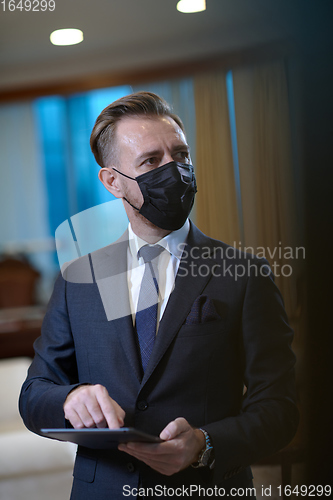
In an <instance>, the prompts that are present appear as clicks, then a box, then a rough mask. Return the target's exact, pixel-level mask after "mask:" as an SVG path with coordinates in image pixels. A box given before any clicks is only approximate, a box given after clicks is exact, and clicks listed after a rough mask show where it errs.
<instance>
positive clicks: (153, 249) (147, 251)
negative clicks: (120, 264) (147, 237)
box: [138, 245, 164, 264]
mask: <svg viewBox="0 0 333 500" xmlns="http://www.w3.org/2000/svg"><path fill="white" fill-rule="evenodd" d="M163 250H164V248H163V247H162V246H161V245H152V246H150V245H144V246H143V247H141V248H140V250H139V251H138V256H139V257H142V258H143V260H144V262H145V264H146V263H147V262H151V261H152V260H154V259H156V258H157V257H158V256H159V255H160V253H162V251H163Z"/></svg>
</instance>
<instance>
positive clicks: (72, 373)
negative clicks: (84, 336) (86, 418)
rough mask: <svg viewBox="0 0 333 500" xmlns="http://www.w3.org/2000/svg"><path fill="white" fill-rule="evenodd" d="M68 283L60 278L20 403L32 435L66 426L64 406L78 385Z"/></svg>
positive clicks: (37, 343) (36, 343)
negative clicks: (68, 396)
mask: <svg viewBox="0 0 333 500" xmlns="http://www.w3.org/2000/svg"><path fill="white" fill-rule="evenodd" d="M66 286H67V282H66V281H65V280H64V279H63V278H62V276H61V275H59V277H58V279H57V281H56V284H55V287H54V291H53V295H52V297H51V300H50V302H49V305H48V309H47V312H46V315H45V318H44V321H43V325H42V335H41V337H39V338H38V339H37V340H36V342H35V344H34V348H35V357H34V360H33V362H32V364H31V366H30V368H29V371H28V375H27V379H26V381H25V382H24V384H23V386H22V390H21V394H20V399H19V409H20V413H21V416H22V418H23V421H24V423H25V425H26V426H27V427H28V429H30V430H31V431H33V432H36V433H39V432H40V429H41V428H45V427H46V428H52V427H55V428H58V427H59V428H61V427H65V426H66V420H65V417H64V411H63V404H64V402H65V399H66V397H67V395H68V393H69V392H70V391H71V390H72V389H74V388H75V387H76V385H78V375H77V366H76V359H75V350H74V341H73V337H72V333H71V327H70V321H69V316H68V311H67V304H66Z"/></svg>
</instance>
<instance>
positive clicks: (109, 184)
mask: <svg viewBox="0 0 333 500" xmlns="http://www.w3.org/2000/svg"><path fill="white" fill-rule="evenodd" d="M118 177H119V176H118V175H117V173H116V172H115V171H114V170H113V169H112V168H111V167H103V168H101V169H100V171H99V172H98V178H99V180H100V181H101V183H102V184H103V186H104V187H105V188H106V189H107V190H108V191H109V192H110V193H111V194H113V196H115V197H116V198H123V192H122V189H121V186H120V183H119V181H118Z"/></svg>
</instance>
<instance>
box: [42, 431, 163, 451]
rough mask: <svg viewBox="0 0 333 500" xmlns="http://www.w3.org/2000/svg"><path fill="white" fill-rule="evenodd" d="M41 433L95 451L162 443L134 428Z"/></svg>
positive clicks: (157, 438) (158, 439)
mask: <svg viewBox="0 0 333 500" xmlns="http://www.w3.org/2000/svg"><path fill="white" fill-rule="evenodd" d="M40 432H41V434H42V435H43V436H45V437H50V438H53V439H58V440H59V441H70V442H72V443H76V444H79V445H80V446H85V447H86V448H95V449H104V448H116V447H117V445H118V444H119V443H128V442H130V441H135V442H144V443H161V442H162V439H160V438H159V437H157V436H153V435H151V434H148V433H146V432H142V431H139V430H137V429H134V428H133V427H121V428H120V429H95V428H94V429H88V428H85V429H41V430H40Z"/></svg>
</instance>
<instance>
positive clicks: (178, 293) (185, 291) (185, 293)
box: [142, 224, 214, 384]
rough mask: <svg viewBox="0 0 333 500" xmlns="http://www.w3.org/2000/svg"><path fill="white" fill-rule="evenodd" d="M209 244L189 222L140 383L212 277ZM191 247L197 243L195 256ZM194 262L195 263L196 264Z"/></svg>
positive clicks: (144, 379)
mask: <svg viewBox="0 0 333 500" xmlns="http://www.w3.org/2000/svg"><path fill="white" fill-rule="evenodd" d="M209 246H210V243H209V240H208V239H207V237H206V236H205V235H204V234H203V233H201V232H200V231H199V230H198V229H197V228H196V227H195V226H193V225H192V224H191V229H190V233H189V236H188V240H187V243H186V247H185V249H184V252H183V258H182V260H181V262H180V265H179V269H178V273H177V277H176V282H175V288H174V290H173V292H172V293H171V295H170V298H169V301H168V304H167V306H166V309H165V311H164V314H163V317H162V320H161V322H160V325H159V329H158V333H157V337H156V341H155V345H154V349H153V352H152V355H151V358H150V360H149V363H148V366H147V369H146V371H145V374H144V377H143V380H142V384H144V383H145V382H146V381H147V380H148V378H149V377H150V375H151V374H152V372H153V371H154V369H155V368H156V366H157V364H158V363H159V362H160V360H161V358H162V356H163V355H164V353H165V352H166V350H167V349H168V347H169V346H170V344H171V342H172V340H173V339H174V337H175V336H176V334H177V333H178V331H179V329H180V327H181V325H182V324H183V323H184V321H185V319H186V317H187V316H188V314H189V312H190V310H191V307H192V304H193V302H194V301H195V299H196V298H197V297H198V295H200V294H201V293H202V291H203V289H204V288H205V286H206V284H207V283H208V281H209V280H210V278H211V275H212V274H211V268H212V266H213V265H214V263H213V262H212V261H211V259H209V258H208V247H209ZM194 247H198V250H199V251H196V252H195V255H196V257H197V256H198V258H196V259H195V260H193V259H192V258H191V250H192V249H193V248H194ZM203 247H205V250H203ZM203 252H205V258H202V255H203ZM193 263H195V267H194V266H193ZM200 266H204V267H202V269H204V270H205V272H204V273H200V272H199V270H200ZM207 266H208V268H207ZM206 271H207V272H206Z"/></svg>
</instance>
